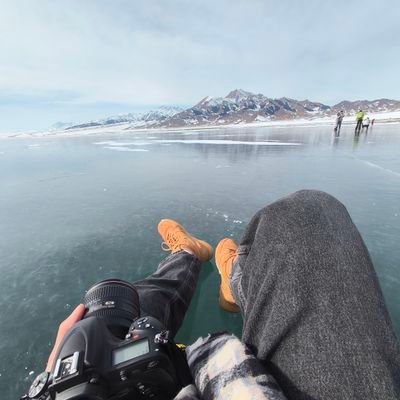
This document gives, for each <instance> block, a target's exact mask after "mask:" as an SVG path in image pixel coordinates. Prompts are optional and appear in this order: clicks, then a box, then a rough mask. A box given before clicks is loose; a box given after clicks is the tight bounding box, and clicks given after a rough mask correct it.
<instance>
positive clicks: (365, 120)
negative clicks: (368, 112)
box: [362, 117, 369, 132]
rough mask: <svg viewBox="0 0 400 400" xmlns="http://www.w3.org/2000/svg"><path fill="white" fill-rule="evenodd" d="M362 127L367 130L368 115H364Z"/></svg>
mask: <svg viewBox="0 0 400 400" xmlns="http://www.w3.org/2000/svg"><path fill="white" fill-rule="evenodd" d="M362 128H363V129H364V128H365V129H366V131H367V132H368V128H369V118H368V117H365V118H364V119H363V122H362Z"/></svg>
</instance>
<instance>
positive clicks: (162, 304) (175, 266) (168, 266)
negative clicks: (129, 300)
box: [135, 251, 201, 336]
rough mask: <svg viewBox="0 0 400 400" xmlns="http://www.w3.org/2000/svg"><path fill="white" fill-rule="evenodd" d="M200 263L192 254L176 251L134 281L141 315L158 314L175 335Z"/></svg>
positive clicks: (154, 315)
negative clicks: (145, 276) (155, 269)
mask: <svg viewBox="0 0 400 400" xmlns="http://www.w3.org/2000/svg"><path fill="white" fill-rule="evenodd" d="M200 266H201V263H200V261H199V260H198V259H197V258H196V257H195V256H194V255H192V254H190V253H187V252H185V251H179V252H176V253H173V254H171V255H170V256H168V257H167V258H166V259H165V260H164V261H162V262H161V263H160V265H159V266H158V268H157V271H156V272H154V273H153V274H152V275H150V276H149V277H147V278H146V279H144V280H142V281H139V282H135V288H136V290H137V291H138V293H139V301H140V311H141V315H151V316H152V317H154V318H157V319H158V320H159V321H161V322H162V323H163V324H164V326H166V327H167V329H168V330H170V331H171V333H172V335H173V336H175V335H176V332H177V331H178V330H179V328H180V326H181V325H182V322H183V318H184V317H185V314H186V310H187V309H188V307H189V304H190V301H191V300H192V296H193V293H194V291H195V289H196V285H197V281H198V278H199V273H200Z"/></svg>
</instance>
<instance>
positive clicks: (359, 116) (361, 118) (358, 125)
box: [355, 110, 364, 135]
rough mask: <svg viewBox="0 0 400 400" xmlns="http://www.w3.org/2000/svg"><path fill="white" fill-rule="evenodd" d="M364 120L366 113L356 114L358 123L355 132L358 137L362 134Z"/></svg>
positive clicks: (360, 111)
mask: <svg viewBox="0 0 400 400" xmlns="http://www.w3.org/2000/svg"><path fill="white" fill-rule="evenodd" d="M363 118H364V112H363V110H359V111H358V113H357V114H356V121H357V125H356V130H355V133H356V135H359V134H360V131H361V127H362V121H363Z"/></svg>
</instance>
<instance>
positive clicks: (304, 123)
mask: <svg viewBox="0 0 400 400" xmlns="http://www.w3.org/2000/svg"><path fill="white" fill-rule="evenodd" d="M368 116H369V118H370V119H371V120H372V119H375V124H387V123H391V124H393V123H394V124H400V111H393V112H387V113H375V114H368ZM334 124H335V117H323V118H310V119H305V118H298V119H293V120H276V121H262V122H252V123H239V124H226V125H202V126H185V127H180V128H132V127H130V124H129V123H122V124H114V125H108V126H101V127H98V126H97V127H88V128H79V129H70V130H48V131H36V132H35V131H29V132H21V133H15V132H14V133H0V139H9V138H48V137H52V138H54V137H57V138H61V137H74V136H89V135H102V134H113V133H119V134H121V133H124V132H125V133H127V134H128V133H148V132H153V133H162V132H166V133H171V132H182V131H212V130H224V129H243V128H264V127H274V128H286V127H309V128H312V127H321V126H332V127H333V126H334ZM343 125H344V126H346V125H355V118H354V116H350V117H349V116H347V117H345V118H344V120H343Z"/></svg>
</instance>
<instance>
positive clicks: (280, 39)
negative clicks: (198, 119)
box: [0, 0, 400, 119]
mask: <svg viewBox="0 0 400 400" xmlns="http://www.w3.org/2000/svg"><path fill="white" fill-rule="evenodd" d="M387 10H390V12H387ZM399 13H400V12H399V7H398V6H397V2H396V1H394V0H393V1H392V0H384V1H382V2H376V1H371V0H364V1H359V0H356V1H353V2H345V1H336V2H330V1H326V2H321V1H316V0H309V1H304V0H303V1H297V2H293V1H289V0H286V1H283V0H280V1H278V0H276V1H272V0H248V1H243V0H237V1H230V0H220V1H211V0H204V1H202V2H189V1H179V0H175V1H173V0H170V1H168V2H166V1H163V0H153V1H149V2H139V1H134V0H130V1H120V0H115V1H112V2H110V1H102V0H96V1H95V0H88V1H85V2H82V1H78V0H72V1H57V2H54V1H50V0H41V1H35V2H33V1H29V0H25V1H24V0H21V1H18V2H6V3H5V4H2V10H1V14H0V91H1V94H2V97H3V98H4V97H7V96H9V97H10V98H13V97H15V96H22V97H25V98H26V97H29V98H32V99H33V98H34V97H35V96H37V98H38V99H40V98H48V99H53V100H54V101H55V102H58V103H60V104H61V103H66V104H74V105H78V104H81V105H83V106H84V105H90V104H91V105H93V104H96V103H115V104H126V105H132V106H139V105H144V104H148V105H151V104H168V103H173V104H191V103H194V102H197V101H198V100H199V99H200V98H201V97H204V96H206V95H209V94H211V95H219V96H220V95H224V94H226V93H227V92H228V91H229V90H231V89H233V88H235V87H242V88H244V89H247V90H252V91H255V92H262V93H264V94H266V95H270V96H274V97H279V96H290V97H294V98H305V97H308V98H311V99H315V100H320V101H325V102H328V103H332V102H334V101H337V100H340V99H343V98H350V99H351V98H354V97H358V96H360V97H365V98H372V97H382V96H386V97H390V96H394V97H395V96H396V95H397V93H398V92H399V89H400V88H399V79H398V74H397V71H396V70H395V67H394V66H395V65H398V64H399V61H400V56H399V54H400V51H399V50H400V48H399V42H398V40H397V38H398V37H399V36H400V31H399V25H398V20H399V17H400V15H399ZM365 82H368V84H365ZM360 86H363V87H362V89H361V88H360ZM67 119H69V118H67Z"/></svg>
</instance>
